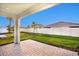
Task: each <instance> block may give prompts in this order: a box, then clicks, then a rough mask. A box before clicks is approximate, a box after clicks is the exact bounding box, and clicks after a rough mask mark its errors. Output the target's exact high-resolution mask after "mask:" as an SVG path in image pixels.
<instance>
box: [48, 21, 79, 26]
mask: <svg viewBox="0 0 79 59" xmlns="http://www.w3.org/2000/svg"><path fill="white" fill-rule="evenodd" d="M68 26H79V24H78V23H72V22H64V21H60V22H56V23H54V24H50V25H47V27H68Z"/></svg>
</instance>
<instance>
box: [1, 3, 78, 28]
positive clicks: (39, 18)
mask: <svg viewBox="0 0 79 59" xmlns="http://www.w3.org/2000/svg"><path fill="white" fill-rule="evenodd" d="M0 19H3V20H0V26H7V25H8V23H9V22H8V21H7V20H6V18H5V17H0ZM33 21H35V22H37V23H40V24H43V25H48V24H52V23H55V22H58V21H66V22H73V23H79V3H78V4H77V3H63V4H59V5H57V6H55V7H53V8H49V9H46V10H43V11H41V12H38V13H35V14H32V15H30V16H28V17H24V18H23V19H22V20H21V26H22V27H26V26H27V25H28V24H31V23H32V22H33Z"/></svg>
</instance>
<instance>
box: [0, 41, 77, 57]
mask: <svg viewBox="0 0 79 59" xmlns="http://www.w3.org/2000/svg"><path fill="white" fill-rule="evenodd" d="M0 56H77V52H73V51H70V50H66V49H62V48H58V47H55V46H51V45H47V44H44V43H40V42H37V41H33V40H26V41H21V43H20V44H14V43H12V44H8V45H4V46H0Z"/></svg>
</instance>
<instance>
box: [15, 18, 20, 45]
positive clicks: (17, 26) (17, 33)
mask: <svg viewBox="0 0 79 59" xmlns="http://www.w3.org/2000/svg"><path fill="white" fill-rule="evenodd" d="M14 43H15V44H19V43H20V19H18V18H15V19H14Z"/></svg>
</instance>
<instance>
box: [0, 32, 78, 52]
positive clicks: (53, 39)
mask: <svg viewBox="0 0 79 59" xmlns="http://www.w3.org/2000/svg"><path fill="white" fill-rule="evenodd" d="M7 35H8V37H9V38H6V39H4V40H2V39H0V45H3V44H6V43H11V42H13V37H12V36H13V34H11V35H9V34H7ZM27 39H32V40H36V41H39V42H43V43H46V44H49V45H54V46H58V47H62V48H66V49H69V50H74V51H76V50H77V47H79V37H71V36H62V35H47V34H38V33H37V34H34V33H21V41H23V40H27Z"/></svg>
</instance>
